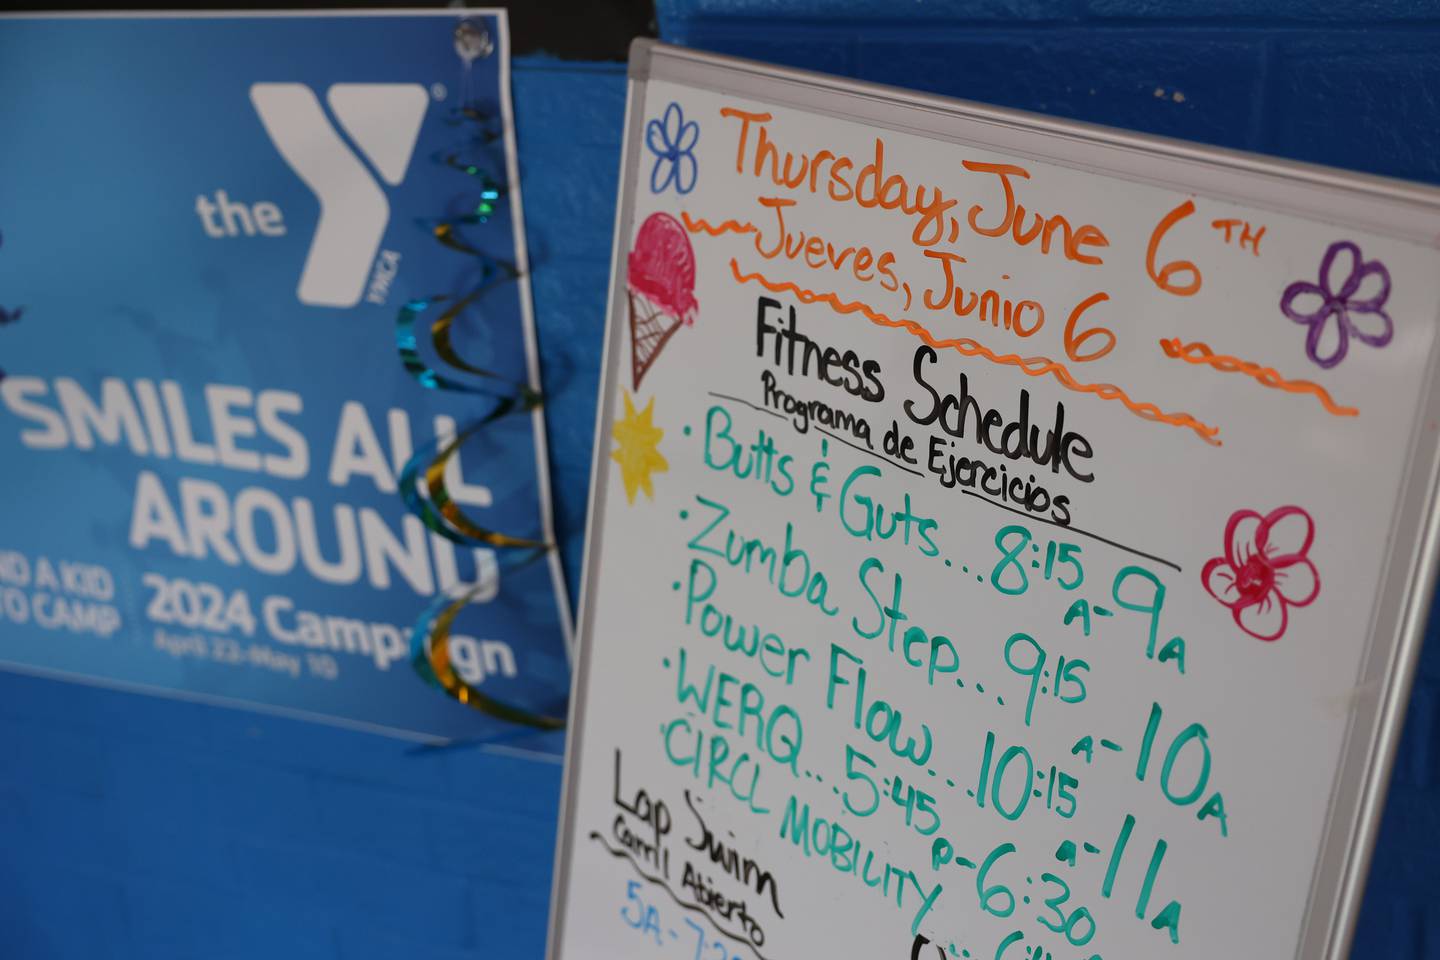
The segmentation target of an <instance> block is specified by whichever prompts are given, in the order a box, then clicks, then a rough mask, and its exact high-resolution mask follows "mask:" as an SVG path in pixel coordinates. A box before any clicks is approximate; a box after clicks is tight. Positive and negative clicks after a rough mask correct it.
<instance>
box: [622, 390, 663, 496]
mask: <svg viewBox="0 0 1440 960" xmlns="http://www.w3.org/2000/svg"><path fill="white" fill-rule="evenodd" d="M620 392H621V393H622V394H624V396H625V419H623V420H621V421H619V422H618V423H616V424H615V426H614V427H612V428H611V433H613V434H614V435H615V442H616V443H617V444H619V446H618V447H616V448H615V450H613V451H612V452H611V453H610V459H611V460H614V461H615V462H616V463H618V464H620V477H621V479H622V480H624V481H625V497H626V499H627V500H629V501H630V502H631V503H634V502H635V494H636V493H637V492H639V491H641V490H644V491H645V496H646V497H647V498H648V499H651V500H653V499H655V490H654V488H653V487H651V486H650V475H651V474H654V473H665V472H666V471H667V470H669V469H670V464H669V463H667V462H666V461H665V458H664V457H663V456H661V455H660V438H661V437H663V436H665V431H664V430H661V429H660V428H659V427H657V426H655V424H654V422H653V421H652V419H651V417H652V416H653V414H654V413H655V398H654V397H651V398H650V402H649V403H647V404H645V409H644V410H642V411H640V412H639V413H636V412H635V404H634V403H632V402H631V400H630V392H629V391H628V390H626V389H625V388H624V387H621V388H620Z"/></svg>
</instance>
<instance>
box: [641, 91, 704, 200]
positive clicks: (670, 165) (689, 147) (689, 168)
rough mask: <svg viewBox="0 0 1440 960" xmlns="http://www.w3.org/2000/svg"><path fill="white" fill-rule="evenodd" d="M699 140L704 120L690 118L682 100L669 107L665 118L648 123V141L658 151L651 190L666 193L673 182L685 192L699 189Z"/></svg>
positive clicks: (646, 134) (652, 151)
mask: <svg viewBox="0 0 1440 960" xmlns="http://www.w3.org/2000/svg"><path fill="white" fill-rule="evenodd" d="M699 140H700V124H699V123H698V122H697V121H694V120H691V121H688V122H687V121H686V120H685V113H684V111H682V110H681V109H680V104H678V103H674V102H672V103H671V104H670V106H668V107H666V108H665V116H664V118H663V119H660V120H651V121H650V122H649V123H647V124H645V145H646V146H647V147H649V148H650V152H651V153H653V154H655V166H654V167H653V168H652V169H651V170H650V192H651V193H663V192H664V191H665V190H666V189H667V188H668V187H669V186H670V184H672V183H673V184H675V192H676V193H679V194H682V195H683V194H686V193H689V192H690V191H691V190H694V189H695V178H696V177H697V176H698V175H699V173H700V167H699V164H697V163H696V162H695V144H696V143H698V142H699Z"/></svg>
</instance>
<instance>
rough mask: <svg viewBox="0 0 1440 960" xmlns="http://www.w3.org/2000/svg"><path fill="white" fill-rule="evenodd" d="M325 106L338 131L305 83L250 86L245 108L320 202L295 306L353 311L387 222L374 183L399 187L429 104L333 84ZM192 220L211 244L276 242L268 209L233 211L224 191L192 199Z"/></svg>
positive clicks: (405, 93)
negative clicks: (253, 239)
mask: <svg viewBox="0 0 1440 960" xmlns="http://www.w3.org/2000/svg"><path fill="white" fill-rule="evenodd" d="M325 101H326V103H327V104H328V105H329V107H330V113H331V114H333V115H334V117H335V119H336V120H337V121H338V129H337V128H336V125H335V124H332V123H331V121H330V119H329V117H327V116H326V113H325V110H324V108H322V107H321V105H320V101H319V100H318V99H317V98H316V96H315V94H314V92H313V91H312V90H311V89H310V88H309V87H307V86H305V85H304V84H301V83H256V84H253V85H251V87H250V102H251V103H253V104H254V105H255V112H256V113H257V114H258V115H259V117H260V123H261V124H262V125H263V126H264V127H265V132H266V133H267V134H268V135H269V136H270V141H271V143H273V144H274V145H275V149H276V150H277V151H279V153H280V156H281V157H282V158H283V159H284V160H285V162H286V163H287V164H289V166H290V169H291V170H292V171H294V173H295V175H296V176H297V177H299V178H300V180H301V182H303V183H304V184H305V186H306V187H308V188H309V189H310V192H311V193H313V194H314V195H315V199H316V200H318V201H319V203H320V220H319V222H318V223H317V224H316V227H315V237H314V239H313V240H311V242H310V252H309V254H308V255H307V256H306V258H305V267H304V270H303V271H302V272H301V274H300V284H299V286H298V287H297V289H296V293H297V295H298V296H299V298H300V302H301V303H304V304H307V305H309V306H319V307H353V306H354V305H355V304H356V303H358V302H359V301H360V296H361V294H362V293H363V292H364V289H365V283H366V278H367V275H368V274H369V272H370V265H371V264H372V263H373V262H374V260H375V255H376V253H377V251H378V250H379V248H380V240H381V238H382V237H383V236H384V235H385V227H386V226H387V225H388V224H389V222H390V203H389V201H388V200H387V199H386V197H385V193H384V191H383V190H382V189H381V187H380V184H379V183H378V182H377V180H376V175H378V177H379V179H380V180H383V181H384V182H385V183H387V184H389V185H390V186H392V187H396V186H399V185H400V184H401V183H402V182H403V181H404V179H405V173H406V171H407V170H408V169H409V167H410V158H411V155H412V154H413V153H414V151H415V143H416V141H417V140H419V138H420V125H421V123H422V122H423V121H424V119H425V108H426V106H427V105H428V104H429V102H430V98H429V95H428V94H427V92H426V90H425V88H424V87H422V86H420V85H419V84H415V83H337V84H334V85H332V86H331V87H330V89H329V90H328V91H326V94H325ZM342 131H343V133H344V134H345V136H348V137H349V140H350V142H351V143H353V144H354V146H355V148H354V149H352V148H351V147H350V146H349V145H347V143H346V141H345V139H344V138H342V136H341V132H342ZM364 161H369V164H370V168H373V170H374V174H372V173H371V169H370V168H367V167H366V165H365V162H364ZM195 212H196V214H197V215H199V217H200V220H201V224H202V226H203V227H204V229H205V233H206V234H207V235H208V236H210V237H215V238H219V237H234V236H240V235H241V234H243V235H245V236H254V235H255V234H257V233H259V234H261V235H263V236H281V235H283V234H284V233H285V223H284V218H283V216H282V214H281V212H280V210H279V208H278V207H277V206H276V205H275V204H274V203H269V202H263V201H262V202H260V203H255V204H246V203H241V202H236V201H233V200H231V199H230V198H229V197H228V196H227V195H226V194H225V191H223V190H219V191H216V193H215V196H214V198H213V199H212V198H209V197H205V196H200V197H197V198H196V200H195Z"/></svg>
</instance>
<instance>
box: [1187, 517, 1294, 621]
mask: <svg viewBox="0 0 1440 960" xmlns="http://www.w3.org/2000/svg"><path fill="white" fill-rule="evenodd" d="M1314 539H1315V521H1314V520H1312V519H1311V518H1310V514H1308V513H1306V512H1305V511H1304V510H1303V509H1301V508H1300V507H1280V508H1279V509H1277V510H1272V511H1271V512H1270V513H1269V514H1268V515H1266V516H1263V517H1262V516H1260V514H1258V513H1256V512H1255V511H1254V510H1237V511H1236V512H1235V513H1234V514H1233V515H1232V516H1231V517H1230V522H1229V523H1227V524H1226V525H1225V556H1223V557H1216V558H1214V559H1213V560H1211V561H1210V562H1209V563H1207V564H1205V569H1204V570H1202V571H1201V572H1200V582H1201V583H1203V584H1204V585H1205V589H1206V590H1208V591H1210V596H1212V597H1214V598H1215V599H1216V600H1219V601H1220V602H1221V603H1223V604H1225V606H1227V607H1229V608H1230V613H1231V615H1232V616H1233V617H1234V618H1235V623H1236V624H1237V625H1238V626H1239V627H1240V629H1241V630H1244V631H1245V632H1246V633H1248V634H1250V636H1252V637H1254V638H1255V639H1257V640H1265V641H1267V642H1268V641H1272V640H1279V639H1280V637H1281V635H1282V634H1284V633H1285V625H1286V623H1287V621H1288V620H1289V613H1288V609H1289V608H1290V607H1303V606H1306V605H1307V604H1309V603H1310V602H1311V601H1313V600H1314V599H1315V598H1316V597H1317V596H1319V594H1320V574H1319V573H1317V572H1316V571H1315V565H1314V564H1313V563H1311V562H1310V559H1309V557H1307V556H1306V554H1308V553H1309V552H1310V544H1311V543H1312V542H1313V541H1314Z"/></svg>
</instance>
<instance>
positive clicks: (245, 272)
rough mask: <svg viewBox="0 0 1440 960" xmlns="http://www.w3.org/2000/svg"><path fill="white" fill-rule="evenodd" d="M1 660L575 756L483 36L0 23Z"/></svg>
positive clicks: (491, 33) (510, 141)
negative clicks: (561, 743) (555, 732)
mask: <svg viewBox="0 0 1440 960" xmlns="http://www.w3.org/2000/svg"><path fill="white" fill-rule="evenodd" d="M0 89H4V90H8V91H11V92H12V93H15V92H18V91H24V95H18V94H17V95H12V96H7V97H4V98H3V99H0V142H3V148H0V371H3V373H0V661H3V664H4V665H5V666H8V667H11V668H14V669H21V670H29V671H34V672H40V673H45V674H50V675H56V676H62V677H68V678H73V679H82V680H88V681H91V682H99V683H106V684H113V685H118V686H123V687H129V688H136V689H146V690H150V691H153V692H158V693H168V694H173V695H178V696H186V697H199V698H203V699H213V700H217V701H226V702H235V703H243V704H248V705H252V706H259V707H262V708H269V709H276V710H281V711H285V712H291V713H299V714H305V715H309V716H314V717H316V718H323V719H330V720H334V721H339V722H346V723H351V724H358V725H362V726H367V727H371V728H375V729H383V730H386V731H389V732H393V733H400V734H408V735H412V736H418V737H422V738H429V739H437V738H439V739H452V738H467V739H468V738H489V737H494V736H503V735H506V734H507V733H508V732H509V731H515V730H523V729H527V728H529V729H534V728H541V729H545V728H555V727H558V726H559V725H560V724H561V719H560V718H562V717H563V716H564V706H565V699H566V691H567V687H568V676H569V651H568V640H569V637H568V631H569V626H568V612H567V610H568V607H567V603H566V600H565V596H564V584H563V581H562V579H561V576H560V569H559V566H558V563H557V561H556V558H555V551H554V549H553V542H554V537H553V534H552V530H551V522H550V514H549V504H548V496H549V492H548V488H547V478H546V474H545V459H544V450H545V438H544V433H543V421H542V418H541V414H542V409H543V394H542V393H541V391H540V384H539V382H538V372H537V371H538V366H537V358H536V353H535V351H536V344H535V335H534V328H533V325H532V318H531V315H530V290H529V286H528V278H527V266H526V256H525V242H524V231H523V221H522V214H521V207H520V192H519V183H518V177H517V172H516V162H515V151H514V126H513V122H512V117H511V113H510V91H509V74H508V47H507V34H506V22H505V18H504V14H503V12H500V13H496V12H493V11H467V12H466V13H465V15H464V18H463V19H462V18H461V17H460V16H458V15H457V14H455V13H453V12H452V13H448V14H434V15H371V16H362V15H345V16H323V15H317V16H309V15H306V16H253V17H251V16H213V17H189V16H187V17H171V16H140V17H129V16H125V17H110V18H106V17H98V18H97V17H74V18H71V17H64V18H61V17H11V18H0Z"/></svg>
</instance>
